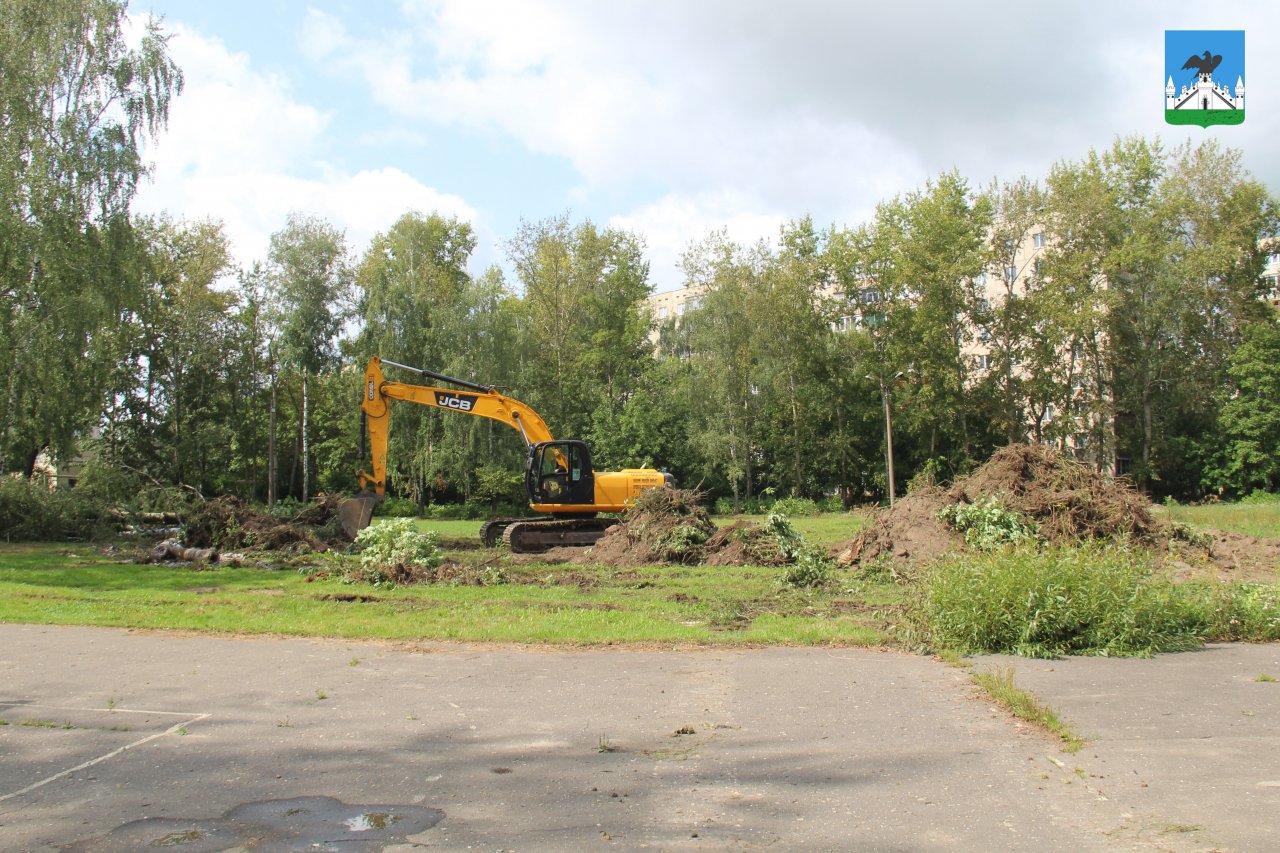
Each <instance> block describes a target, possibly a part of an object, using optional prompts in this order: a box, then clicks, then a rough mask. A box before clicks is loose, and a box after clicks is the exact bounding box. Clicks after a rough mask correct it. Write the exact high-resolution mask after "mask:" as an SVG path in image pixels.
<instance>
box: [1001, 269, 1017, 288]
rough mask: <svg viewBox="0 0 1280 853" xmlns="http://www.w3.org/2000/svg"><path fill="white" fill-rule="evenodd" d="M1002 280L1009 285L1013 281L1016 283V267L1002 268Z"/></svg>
mask: <svg viewBox="0 0 1280 853" xmlns="http://www.w3.org/2000/svg"><path fill="white" fill-rule="evenodd" d="M1004 280H1005V281H1007V282H1008V283H1009V284H1013V283H1014V282H1015V281H1017V280H1018V268H1017V267H1005V268H1004Z"/></svg>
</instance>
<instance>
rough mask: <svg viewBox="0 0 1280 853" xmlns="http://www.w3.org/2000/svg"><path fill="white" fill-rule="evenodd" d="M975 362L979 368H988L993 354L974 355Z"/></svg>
mask: <svg viewBox="0 0 1280 853" xmlns="http://www.w3.org/2000/svg"><path fill="white" fill-rule="evenodd" d="M973 363H974V365H976V366H977V368H978V369H979V370H988V369H990V367H991V356H989V355H986V354H983V355H975V356H974V357H973Z"/></svg>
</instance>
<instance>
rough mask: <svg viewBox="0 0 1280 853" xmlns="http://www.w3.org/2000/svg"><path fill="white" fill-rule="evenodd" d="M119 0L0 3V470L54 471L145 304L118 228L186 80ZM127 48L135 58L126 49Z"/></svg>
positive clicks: (127, 226) (120, 357) (127, 228)
mask: <svg viewBox="0 0 1280 853" xmlns="http://www.w3.org/2000/svg"><path fill="white" fill-rule="evenodd" d="M138 35H140V37H141V38H140V39H139V40H137V41H133V40H132V39H131V38H130V36H129V34H128V32H127V18H126V4H125V3H123V2H114V0H90V2H84V1H83V0H3V2H0V116H2V117H3V119H2V120H0V126H2V127H3V131H2V133H0V140H2V141H0V353H3V356H0V388H3V389H5V390H4V392H3V393H4V399H3V400H2V401H0V471H3V472H10V471H19V472H23V473H25V474H30V471H31V467H32V465H33V464H34V462H35V459H36V457H37V455H38V454H39V452H40V451H41V450H45V449H47V450H49V451H50V453H51V454H52V455H53V456H54V457H56V458H59V459H66V458H70V457H71V456H72V455H74V450H75V444H76V441H77V439H78V438H79V437H81V436H83V435H84V434H85V433H86V432H88V430H89V429H90V428H91V427H92V426H93V425H95V424H98V423H100V422H101V421H102V419H103V418H102V414H103V412H102V405H103V402H104V400H107V399H110V398H111V396H112V395H113V394H114V393H116V392H123V391H124V390H125V389H126V388H127V387H128V386H127V385H124V384H122V383H119V382H118V381H117V379H118V373H117V371H118V366H119V365H120V364H121V363H122V362H124V361H125V360H126V359H127V358H128V356H129V332H130V329H129V324H128V323H127V322H122V320H124V319H126V318H128V317H130V316H131V315H132V314H133V312H135V311H137V310H139V308H140V307H141V303H142V302H143V300H144V295H143V293H142V292H141V287H140V280H141V276H139V275H138V274H137V273H138V270H137V269H136V267H137V266H138V263H139V260H140V256H141V255H142V252H141V250H140V249H139V246H138V243H137V240H136V235H135V233H134V229H133V226H132V225H131V223H130V221H129V212H130V211H129V209H130V205H131V204H132V201H133V198H134V193H135V191H136V189H137V186H138V182H139V180H140V179H141V178H142V176H143V175H144V173H145V169H146V167H145V162H144V160H143V156H142V148H143V144H144V141H145V140H146V139H147V138H148V137H150V138H153V139H154V138H155V137H156V135H157V134H158V132H159V131H160V130H161V129H162V128H163V126H164V124H165V122H166V120H167V117H168V112H169V105H170V101H171V98H172V97H173V96H174V95H175V94H177V93H178V92H179V91H180V90H181V88H182V74H181V72H180V71H179V69H178V68H177V66H176V65H175V64H174V63H173V62H172V60H171V59H170V57H169V55H168V47H167V43H166V42H167V38H168V37H167V35H166V34H165V33H164V32H163V31H162V30H161V29H160V27H159V25H158V24H157V23H156V22H154V21H152V22H150V23H148V24H147V25H146V26H145V28H144V29H143V30H142V32H141V33H139V34H138ZM131 42H132V44H131Z"/></svg>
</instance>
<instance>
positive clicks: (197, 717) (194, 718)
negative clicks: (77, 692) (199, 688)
mask: <svg viewBox="0 0 1280 853" xmlns="http://www.w3.org/2000/svg"><path fill="white" fill-rule="evenodd" d="M0 705H4V706H7V707H10V708H45V709H47V710H50V711H103V712H106V713H112V714H163V715H165V716H168V717H186V719H184V720H182V721H181V722H177V723H174V724H173V725H172V726H170V727H169V728H167V729H165V730H164V731H162V732H157V733H156V734H153V735H149V736H148V737H144V738H142V739H141V740H135V741H134V742H133V743H128V744H125V745H124V746H122V747H119V748H118V749H113V750H111V751H110V752H108V753H107V754H106V755H99V756H98V757H97V758H91V759H89V760H88V761H86V762H84V763H82V764H77V765H76V766H75V767H69V768H67V769H66V770H63V771H61V772H60V773H54V774H53V775H52V776H49V777H47V778H44V779H41V780H40V781H39V782H35V783H33V784H31V785H28V786H27V787H25V788H23V789H22V790H20V791H14V792H13V793H10V794H3V795H0V803H3V802H4V801H5V800H12V799H13V798H14V797H21V796H22V795H23V794H29V793H31V792H32V791H34V790H36V789H37V788H43V787H44V786H45V785H48V784H49V783H50V782H56V781H58V780H59V779H61V778H63V777H64V776H70V775H71V774H72V773H78V772H80V771H81V770H85V769H87V768H89V767H92V766H93V765H95V764H101V763H102V762H104V761H106V760H107V759H109V758H115V757H116V756H117V755H119V754H120V753H122V752H124V751H126V750H130V749H133V748H134V747H138V746H142V745H143V744H145V743H150V742H151V741H153V740H156V739H157V738H162V737H165V736H166V735H171V734H174V733H176V732H177V731H178V730H179V729H181V728H182V727H184V726H189V725H192V724H194V723H198V722H200V721H201V720H205V719H208V718H209V717H211V716H212V714H194V713H190V712H183V711H139V710H134V709H125V708H58V707H56V706H53V705H26V704H23V703H20V702H0Z"/></svg>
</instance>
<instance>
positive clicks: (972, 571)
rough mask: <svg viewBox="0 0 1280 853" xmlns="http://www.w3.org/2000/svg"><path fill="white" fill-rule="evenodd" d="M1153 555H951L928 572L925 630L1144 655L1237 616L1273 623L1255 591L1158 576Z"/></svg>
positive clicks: (1216, 629)
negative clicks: (1222, 594)
mask: <svg viewBox="0 0 1280 853" xmlns="http://www.w3.org/2000/svg"><path fill="white" fill-rule="evenodd" d="M1148 560H1149V558H1148V557H1147V556H1145V555H1143V554H1141V553H1138V552H1136V551H1132V550H1126V549H1124V548H1119V547H1101V546H1090V547H1052V548H1044V549H1042V550H1036V549H1033V548H1030V547H1023V548H1020V549H1017V550H1014V551H1011V552H1004V553H1001V554H998V555H997V554H990V555H985V554H984V555H981V556H972V555H965V556H959V555H957V556H954V557H951V558H949V559H946V560H943V561H941V562H939V563H938V564H935V566H934V567H933V568H932V569H931V570H930V571H929V572H928V574H927V575H926V577H925V579H924V582H923V585H922V587H921V589H920V593H919V597H918V600H917V601H916V603H915V607H916V617H917V620H918V622H917V627H916V631H917V634H918V635H919V636H918V637H917V639H921V640H923V641H924V644H925V645H928V646H931V647H938V648H949V649H953V650H956V651H958V652H961V653H964V654H977V653H987V652H992V653H1006V654H1017V655H1024V656H1026V657H1055V656H1059V655H1066V654H1094V655H1115V656H1121V655H1143V656H1145V655H1150V654H1152V653H1154V652H1161V651H1174V650H1179V649H1188V648H1194V647H1196V646H1198V645H1199V644H1200V642H1201V639H1202V637H1205V636H1217V635H1218V634H1220V633H1221V632H1223V631H1225V630H1226V629H1227V628H1228V627H1229V626H1230V625H1231V623H1232V621H1233V620H1235V621H1236V622H1237V623H1238V624H1239V626H1240V627H1241V628H1242V630H1241V635H1243V634H1244V630H1243V628H1244V626H1245V625H1246V623H1247V624H1248V627H1249V629H1250V630H1260V629H1261V628H1262V627H1264V626H1265V623H1266V618H1267V610H1266V608H1265V607H1263V606H1260V605H1259V604H1258V603H1257V602H1255V601H1253V600H1252V599H1247V600H1245V601H1243V602H1241V603H1237V602H1235V600H1234V599H1230V600H1229V601H1228V602H1225V603H1223V602H1214V601H1213V600H1212V599H1210V598H1206V596H1205V594H1204V591H1203V590H1202V589H1201V588H1198V587H1194V586H1192V585H1183V586H1177V585H1175V584H1173V583H1171V582H1169V581H1167V580H1163V579H1160V578H1155V577H1152V575H1151V569H1150V565H1149V562H1148ZM1271 601H1272V602H1274V593H1273V594H1272V599H1271ZM1237 608H1240V609H1241V610H1242V611H1243V612H1237ZM1215 613H1216V614H1217V615H1215ZM1246 614H1247V615H1246ZM1259 621H1261V623H1262V624H1261V625H1259ZM1272 630H1274V628H1273V629H1272Z"/></svg>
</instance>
